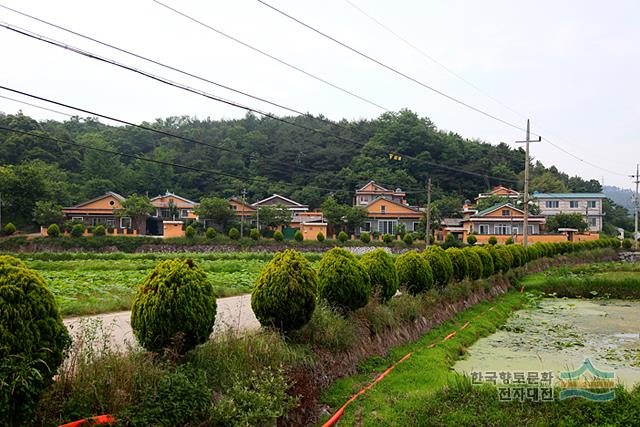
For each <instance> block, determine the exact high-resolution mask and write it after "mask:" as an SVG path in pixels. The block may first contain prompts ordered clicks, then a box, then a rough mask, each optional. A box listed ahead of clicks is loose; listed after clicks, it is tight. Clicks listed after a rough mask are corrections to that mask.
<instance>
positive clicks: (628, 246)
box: [622, 239, 633, 251]
mask: <svg viewBox="0 0 640 427" xmlns="http://www.w3.org/2000/svg"><path fill="white" fill-rule="evenodd" d="M622 247H623V248H624V249H626V250H628V251H630V250H631V248H632V247H633V240H631V239H624V240H623V241H622Z"/></svg>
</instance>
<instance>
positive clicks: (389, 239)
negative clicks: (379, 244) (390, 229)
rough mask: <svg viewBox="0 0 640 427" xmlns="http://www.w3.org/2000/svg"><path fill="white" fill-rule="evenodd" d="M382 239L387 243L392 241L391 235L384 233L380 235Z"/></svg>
mask: <svg viewBox="0 0 640 427" xmlns="http://www.w3.org/2000/svg"><path fill="white" fill-rule="evenodd" d="M382 241H383V242H385V243H387V244H389V243H391V242H393V235H391V234H389V233H386V234H385V235H384V236H382Z"/></svg>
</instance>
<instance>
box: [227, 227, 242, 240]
mask: <svg viewBox="0 0 640 427" xmlns="http://www.w3.org/2000/svg"><path fill="white" fill-rule="evenodd" d="M229 238H230V239H231V240H238V239H239V238H240V231H238V229H237V228H235V227H232V228H231V229H230V230H229Z"/></svg>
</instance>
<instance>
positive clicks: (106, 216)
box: [62, 191, 131, 229]
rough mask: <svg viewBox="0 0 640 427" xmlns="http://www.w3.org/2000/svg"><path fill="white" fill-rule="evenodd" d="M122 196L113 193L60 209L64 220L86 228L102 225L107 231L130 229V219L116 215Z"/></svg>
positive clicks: (120, 206)
mask: <svg viewBox="0 0 640 427" xmlns="http://www.w3.org/2000/svg"><path fill="white" fill-rule="evenodd" d="M124 200H125V198H124V197H123V196H121V195H120V194H118V193H114V192H113V191H108V192H106V193H105V194H103V195H101V196H98V197H95V198H93V199H91V200H87V201H86V202H82V203H79V204H77V205H75V206H70V207H66V208H63V209H62V212H63V213H64V216H65V219H66V220H72V221H74V222H78V223H83V224H84V225H85V226H86V227H95V226H98V225H103V226H104V227H106V228H109V229H131V218H129V217H120V216H118V215H117V213H116V212H117V211H118V209H122V202H123V201H124Z"/></svg>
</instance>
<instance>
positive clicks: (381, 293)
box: [360, 249, 398, 303]
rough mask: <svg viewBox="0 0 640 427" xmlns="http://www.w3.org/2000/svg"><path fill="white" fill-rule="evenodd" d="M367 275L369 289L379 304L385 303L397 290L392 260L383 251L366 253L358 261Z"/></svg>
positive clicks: (396, 274)
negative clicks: (378, 299)
mask: <svg viewBox="0 0 640 427" xmlns="http://www.w3.org/2000/svg"><path fill="white" fill-rule="evenodd" d="M360 262H361V263H362V266H363V267H364V269H365V270H366V271H367V274H369V279H370V281H371V289H372V292H373V294H374V295H377V296H378V298H380V301H381V302H383V303H384V302H387V301H389V300H390V299H391V297H392V296H394V295H395V294H396V291H397V290H398V272H397V271H396V265H395V263H394V262H393V258H392V257H391V255H389V254H388V253H387V252H386V251H385V250H384V249H376V250H375V251H371V252H368V253H366V254H364V255H363V256H362V258H361V259H360Z"/></svg>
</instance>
